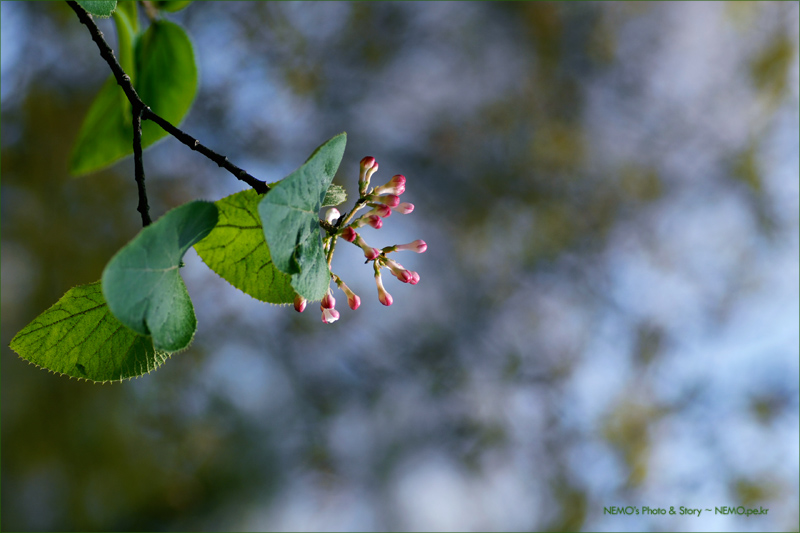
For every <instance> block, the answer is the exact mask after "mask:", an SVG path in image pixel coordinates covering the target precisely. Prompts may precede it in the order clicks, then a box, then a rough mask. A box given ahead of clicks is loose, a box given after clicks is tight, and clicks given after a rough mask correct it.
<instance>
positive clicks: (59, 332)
mask: <svg viewBox="0 0 800 533" xmlns="http://www.w3.org/2000/svg"><path fill="white" fill-rule="evenodd" d="M10 347H11V349H12V350H14V351H15V352H17V353H18V354H19V355H20V357H22V358H23V359H25V360H26V361H29V362H31V363H33V364H35V365H36V366H39V367H43V368H46V369H48V370H51V371H53V372H57V373H59V374H66V375H68V376H72V377H75V378H82V379H87V380H90V381H121V380H123V379H129V378H133V377H136V376H141V375H142V374H146V373H150V372H152V371H153V370H155V369H156V368H158V367H159V366H161V365H162V364H163V363H164V362H165V361H166V360H167V357H169V355H168V354H167V353H166V352H161V351H156V350H155V349H154V348H153V342H152V341H151V340H150V338H149V337H146V336H144V335H139V334H138V333H136V332H134V331H132V330H130V329H128V328H126V327H125V326H123V325H122V323H121V322H120V321H119V320H117V319H116V318H115V317H114V315H113V314H111V311H109V310H108V305H107V304H106V302H105V300H104V299H103V293H102V290H101V287H100V282H99V281H96V282H94V283H90V284H88V285H79V286H78V287H74V288H72V289H70V290H69V291H67V293H66V294H65V295H64V296H62V297H61V299H60V300H59V301H58V302H56V303H55V305H53V306H52V307H51V308H50V309H48V310H47V311H45V312H44V313H42V314H40V315H39V316H38V317H36V319H34V320H33V322H31V323H30V324H28V325H27V326H25V328H24V329H23V330H22V331H20V332H19V333H17V334H16V336H14V338H13V339H12V340H11V344H10Z"/></svg>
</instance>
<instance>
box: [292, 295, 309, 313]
mask: <svg viewBox="0 0 800 533" xmlns="http://www.w3.org/2000/svg"><path fill="white" fill-rule="evenodd" d="M306 305H308V300H306V299H305V298H303V297H302V296H300V295H299V294H295V295H294V310H295V311H297V312H298V313H302V312H303V311H305V310H306Z"/></svg>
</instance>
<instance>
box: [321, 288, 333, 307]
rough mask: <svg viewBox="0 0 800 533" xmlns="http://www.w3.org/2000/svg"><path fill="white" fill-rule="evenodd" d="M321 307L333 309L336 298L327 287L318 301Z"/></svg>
mask: <svg viewBox="0 0 800 533" xmlns="http://www.w3.org/2000/svg"><path fill="white" fill-rule="evenodd" d="M319 306H320V308H321V309H333V308H334V307H336V298H334V297H333V292H331V290H330V289H328V292H326V293H325V296H323V297H322V301H321V302H320V303H319Z"/></svg>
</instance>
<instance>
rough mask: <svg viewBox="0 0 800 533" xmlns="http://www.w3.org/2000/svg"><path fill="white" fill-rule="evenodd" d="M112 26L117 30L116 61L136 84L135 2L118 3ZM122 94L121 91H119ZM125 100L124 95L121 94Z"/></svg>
mask: <svg viewBox="0 0 800 533" xmlns="http://www.w3.org/2000/svg"><path fill="white" fill-rule="evenodd" d="M114 25H115V26H116V28H117V45H118V47H119V49H118V50H117V59H118V60H119V64H120V66H121V67H122V70H124V71H125V72H126V73H127V74H128V76H130V77H131V80H133V81H134V83H135V82H136V72H135V69H134V61H133V45H134V42H135V38H136V34H137V33H138V32H139V19H138V13H137V7H136V2H120V4H119V9H117V10H116V11H114ZM120 92H122V91H120ZM122 98H123V99H124V98H125V93H122Z"/></svg>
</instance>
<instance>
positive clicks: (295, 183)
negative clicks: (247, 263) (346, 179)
mask: <svg viewBox="0 0 800 533" xmlns="http://www.w3.org/2000/svg"><path fill="white" fill-rule="evenodd" d="M346 143H347V135H346V134H345V133H340V134H339V135H337V136H335V137H333V138H332V139H330V140H329V141H328V142H326V143H325V144H323V145H322V146H320V147H319V148H317V149H316V150H315V151H314V153H313V154H311V157H309V158H308V161H306V162H305V163H304V164H303V166H301V167H300V168H298V169H297V170H295V171H294V172H292V173H291V174H289V176H287V177H286V178H284V179H283V180H281V181H280V182H278V183H277V184H276V185H275V186H274V187H273V188H272V190H270V191H269V192H268V193H267V194H266V195H265V196H264V198H263V199H262V200H261V202H260V203H259V204H258V214H259V216H260V218H261V221H262V223H263V226H264V237H265V238H266V240H267V244H268V245H269V250H270V253H271V254H272V261H273V262H274V264H275V266H276V267H277V268H278V270H280V271H281V272H285V273H286V274H290V275H291V276H292V287H293V288H294V290H295V292H297V293H298V294H300V295H301V296H303V297H304V298H306V299H307V300H312V301H315V300H321V299H322V297H323V296H324V295H325V291H326V290H327V288H328V285H329V284H330V270H328V265H327V263H326V261H325V254H324V253H323V251H322V236H321V234H320V227H319V210H320V207H321V204H322V200H323V198H324V197H325V192H326V191H327V190H328V186H329V185H330V184H331V181H332V180H333V177H334V175H335V174H336V169H338V168H339V163H341V161H342V156H343V155H344V148H345V144H346Z"/></svg>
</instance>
